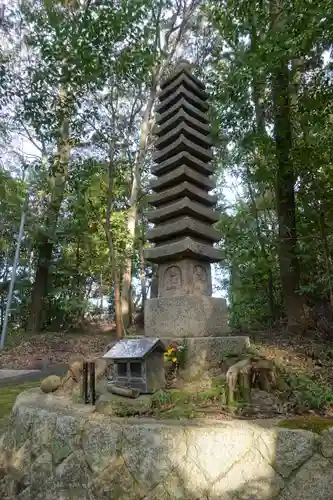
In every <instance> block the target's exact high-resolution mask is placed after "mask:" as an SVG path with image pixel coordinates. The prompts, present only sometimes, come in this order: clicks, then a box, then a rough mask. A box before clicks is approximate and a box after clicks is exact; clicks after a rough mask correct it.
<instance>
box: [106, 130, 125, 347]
mask: <svg viewBox="0 0 333 500" xmlns="http://www.w3.org/2000/svg"><path fill="white" fill-rule="evenodd" d="M114 149H115V140H112V141H111V143H110V147H109V164H108V197H107V207H106V221H105V235H106V239H107V242H108V247H109V257H110V264H111V276H112V281H113V287H114V301H115V321H116V337H117V339H121V338H122V337H123V336H124V326H123V320H122V314H121V289H120V277H119V270H118V267H117V252H116V249H115V247H114V243H113V238H112V232H111V213H112V208H113V185H114V175H115V170H114V162H113V159H114Z"/></svg>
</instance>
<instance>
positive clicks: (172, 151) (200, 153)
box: [153, 134, 213, 169]
mask: <svg viewBox="0 0 333 500" xmlns="http://www.w3.org/2000/svg"><path fill="white" fill-rule="evenodd" d="M184 151H185V152H187V153H189V154H190V155H192V156H194V158H195V161H194V163H193V166H194V167H195V164H197V163H198V162H197V159H199V160H201V162H203V163H205V162H206V163H205V166H206V169H207V162H210V161H211V160H212V158H213V153H212V151H211V150H210V149H206V148H202V147H201V146H199V145H198V144H196V143H195V142H193V141H192V140H190V139H187V137H185V135H184V134H181V135H180V136H179V137H178V139H176V140H175V141H174V142H172V143H171V144H169V145H168V146H167V147H165V148H164V149H163V150H162V151H155V152H154V153H153V160H154V161H155V162H156V163H162V162H164V161H166V160H169V159H170V158H173V157H174V155H177V154H178V153H182V152H184Z"/></svg>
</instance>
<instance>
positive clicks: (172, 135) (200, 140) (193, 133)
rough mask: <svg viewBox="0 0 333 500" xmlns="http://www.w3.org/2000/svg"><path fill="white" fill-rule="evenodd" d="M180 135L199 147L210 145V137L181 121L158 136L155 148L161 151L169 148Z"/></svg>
mask: <svg viewBox="0 0 333 500" xmlns="http://www.w3.org/2000/svg"><path fill="white" fill-rule="evenodd" d="M180 135H183V136H184V137H186V138H187V139H188V140H189V141H192V142H194V143H195V144H197V145H198V146H200V147H201V148H204V149H208V148H210V147H211V146H212V138H211V137H210V136H209V135H204V134H202V133H201V132H199V131H198V130H196V129H195V128H193V127H191V126H190V125H189V124H187V123H186V122H181V123H179V124H178V125H177V126H176V127H174V128H172V129H171V130H170V131H169V132H167V133H165V134H163V135H162V136H161V137H159V138H158V139H157V141H156V142H155V148H156V149H158V150H159V151H161V152H162V151H163V150H164V149H166V148H169V146H171V145H172V144H173V143H174V142H175V141H176V140H177V138H178V137H179V136H180Z"/></svg>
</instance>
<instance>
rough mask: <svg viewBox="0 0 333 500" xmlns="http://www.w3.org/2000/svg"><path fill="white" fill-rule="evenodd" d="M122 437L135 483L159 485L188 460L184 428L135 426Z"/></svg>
mask: <svg viewBox="0 0 333 500" xmlns="http://www.w3.org/2000/svg"><path fill="white" fill-rule="evenodd" d="M123 436H124V439H123V446H122V456H123V458H124V460H125V463H126V465H127V467H128V469H129V470H130V472H131V473H132V475H133V476H134V478H135V479H136V481H137V482H138V483H139V484H141V485H143V486H145V487H150V488H152V487H153V486H154V485H157V484H159V483H160V482H161V481H163V480H164V479H165V478H166V477H167V476H168V475H169V474H170V472H171V471H172V470H173V469H174V468H175V467H179V466H180V465H181V464H182V463H184V461H185V460H186V453H187V444H186V439H185V436H184V430H183V429H182V428H179V427H174V426H172V425H171V426H167V425H163V426H161V425H156V424H154V423H152V424H146V425H145V426H144V427H142V426H141V425H135V424H134V425H131V426H128V427H126V428H124V429H123ZM143 450H144V452H143Z"/></svg>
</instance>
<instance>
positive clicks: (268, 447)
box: [258, 429, 318, 478]
mask: <svg viewBox="0 0 333 500" xmlns="http://www.w3.org/2000/svg"><path fill="white" fill-rule="evenodd" d="M317 445H318V439H317V437H316V435H315V434H313V433H312V432H308V431H302V430H299V431H293V430H288V429H280V431H279V432H278V433H276V430H267V431H263V432H262V431H261V432H260V438H259V442H258V448H259V450H260V452H261V454H262V456H263V457H264V458H265V459H266V460H267V462H268V463H269V464H271V465H272V467H274V469H275V470H276V471H277V472H278V473H279V474H280V475H281V476H282V477H284V478H286V477H288V476H290V474H291V473H292V472H293V471H294V470H295V469H298V467H300V466H301V465H302V464H304V463H305V462H306V461H307V460H308V459H309V458H310V457H312V455H313V454H314V453H315V451H316V448H317Z"/></svg>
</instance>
